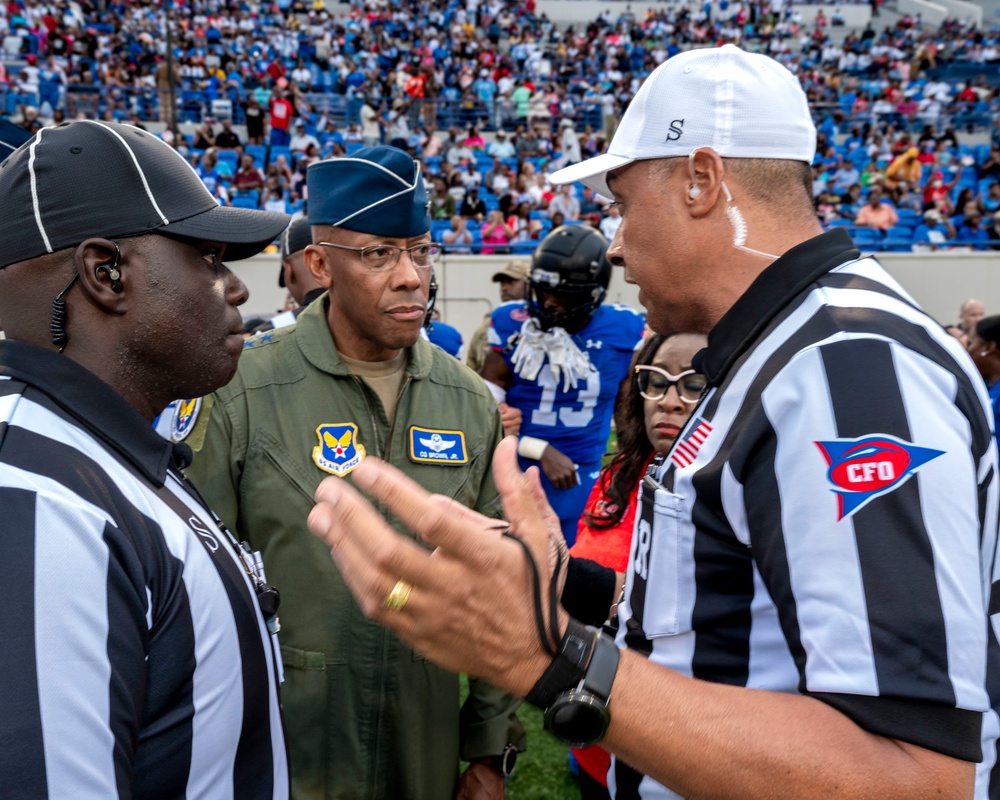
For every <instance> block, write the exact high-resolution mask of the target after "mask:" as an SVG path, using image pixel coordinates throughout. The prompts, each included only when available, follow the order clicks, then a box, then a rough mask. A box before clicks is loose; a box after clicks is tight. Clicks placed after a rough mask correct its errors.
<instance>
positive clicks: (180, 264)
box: [0, 120, 289, 800]
mask: <svg viewBox="0 0 1000 800" xmlns="http://www.w3.org/2000/svg"><path fill="white" fill-rule="evenodd" d="M0 197H2V210H0V241H2V242H3V254H2V256H0V319H2V321H3V327H4V330H5V332H6V335H7V337H8V338H7V339H6V340H4V341H0V509H2V512H3V513H2V515H0V563H2V564H3V565H4V580H3V588H2V589H0V597H2V602H3V614H2V616H0V640H2V641H3V643H4V644H3V647H2V649H0V675H2V676H3V680H2V681H0V742H2V743H3V744H2V746H0V797H5V798H7V797H9V798H33V799H35V798H46V797H52V798H84V797H87V798H97V797H100V798H111V797H120V798H136V800H138V799H139V798H167V797H170V798H176V797H192V798H194V797H197V798H233V797H237V798H252V799H256V798H260V799H261V800H263V799H265V798H286V797H288V793H289V784H288V765H287V757H286V753H285V744H284V733H283V726H282V721H281V711H280V706H279V702H278V683H279V676H280V673H281V664H280V659H279V656H278V647H277V644H276V642H275V637H274V636H273V635H272V632H271V631H273V630H274V629H276V628H277V620H276V618H275V617H274V611H275V606H276V600H277V597H276V594H275V591H274V590H273V589H272V588H271V587H269V586H267V585H266V583H265V582H264V577H263V571H262V567H261V566H260V564H259V561H258V560H257V559H255V558H254V555H253V554H252V553H249V552H244V551H243V550H241V548H240V546H239V545H238V544H237V542H236V541H235V540H234V539H233V538H232V537H231V536H230V534H229V533H228V532H227V531H226V530H225V529H224V528H222V527H221V525H220V524H219V523H218V521H217V519H216V518H215V516H214V515H213V514H212V512H211V511H210V510H209V509H208V508H207V507H205V505H204V504H203V503H202V502H201V500H200V499H199V497H198V494H197V492H196V491H195V490H194V489H193V488H192V487H191V486H190V485H189V484H188V483H187V482H186V480H185V478H184V475H183V472H182V470H183V467H184V465H185V464H186V462H187V461H188V459H189V456H190V451H189V450H188V449H187V448H186V447H185V446H180V445H179V446H173V445H170V444H169V443H167V442H166V441H164V440H163V439H161V438H160V437H159V436H157V435H156V433H155V432H154V431H153V429H152V427H151V426H150V422H151V421H152V419H153V418H154V417H155V416H156V414H157V412H158V410H159V409H161V408H163V407H164V406H166V405H167V403H168V402H169V401H170V400H171V399H172V398H175V397H197V396H200V395H202V394H205V393H207V392H210V391H212V390H213V389H215V388H217V387H219V386H221V385H223V384H224V383H225V382H226V381H227V380H229V378H231V377H232V375H233V373H234V372H235V370H236V362H237V359H238V358H239V355H240V352H241V349H242V345H243V338H242V336H241V330H242V325H241V321H240V315H239V313H238V311H237V306H239V305H240V304H241V303H243V302H244V301H245V300H246V299H247V292H246V287H245V286H244V285H243V284H242V283H241V282H240V280H239V279H238V278H236V277H235V276H234V275H233V274H232V273H231V272H230V271H229V270H228V269H227V268H226V266H225V265H224V264H223V259H226V260H231V259H239V258H245V257H247V256H250V255H253V254H254V253H257V252H259V251H260V250H262V249H263V248H264V247H265V246H267V245H268V244H269V243H270V242H271V241H272V240H273V239H274V238H275V237H276V236H277V235H278V234H279V233H280V232H281V231H282V229H283V228H284V227H285V225H286V224H287V222H288V219H287V217H285V216H284V215H279V214H268V213H264V212H256V211H253V212H250V211H239V210H233V209H228V208H220V207H218V205H217V204H216V203H215V201H214V199H213V198H212V197H211V195H209V194H208V192H207V191H206V190H205V188H204V187H203V186H202V184H201V182H200V181H199V180H198V178H197V176H196V175H195V174H194V173H193V172H192V171H191V169H190V168H189V167H188V166H187V165H186V164H185V162H184V160H183V159H182V158H181V157H180V156H179V155H178V154H177V153H176V152H174V151H173V150H172V149H170V148H169V147H168V146H167V145H166V144H164V143H163V142H161V141H160V140H159V139H157V138H155V137H154V136H151V135H150V134H148V133H145V132H143V131H141V130H139V129H137V128H133V127H131V126H128V125H118V124H113V123H103V122H95V121H89V120H87V121H77V122H71V123H68V124H64V125H61V126H59V127H58V128H54V129H45V130H42V131H40V132H39V133H38V134H36V135H35V137H34V138H33V139H32V140H31V141H30V142H28V143H26V144H24V145H22V146H21V147H20V148H18V149H17V150H16V151H15V152H14V153H13V154H11V155H10V156H9V158H7V159H6V161H4V162H3V164H2V165H0ZM258 598H259V599H258ZM265 612H266V613H265ZM269 629H270V630H269Z"/></svg>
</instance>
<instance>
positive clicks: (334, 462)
mask: <svg viewBox="0 0 1000 800" xmlns="http://www.w3.org/2000/svg"><path fill="white" fill-rule="evenodd" d="M316 436H318V437H319V444H318V445H317V446H316V447H314V448H313V461H314V462H316V466H317V467H319V468H320V469H321V470H323V471H324V472H329V473H330V474H331V475H337V476H339V477H343V476H344V475H346V474H347V473H348V472H350V471H351V470H352V469H354V468H355V467H356V466H357V465H358V464H360V463H361V461H362V459H364V457H365V448H364V445H362V444H359V443H358V426H357V425H355V424H354V423H352V422H336V423H332V424H330V425H320V426H319V427H318V428H317V429H316Z"/></svg>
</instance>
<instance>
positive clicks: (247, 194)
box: [233, 189, 260, 208]
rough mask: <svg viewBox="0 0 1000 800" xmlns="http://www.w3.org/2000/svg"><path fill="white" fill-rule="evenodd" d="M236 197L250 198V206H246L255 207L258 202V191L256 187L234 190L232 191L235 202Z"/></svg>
mask: <svg viewBox="0 0 1000 800" xmlns="http://www.w3.org/2000/svg"><path fill="white" fill-rule="evenodd" d="M237 197H239V198H241V199H243V200H250V201H252V202H253V205H252V206H248V208H257V206H258V205H259V204H260V192H259V191H258V190H257V189H244V190H242V191H237V192H234V193H233V201H234V202H235V200H236V198H237Z"/></svg>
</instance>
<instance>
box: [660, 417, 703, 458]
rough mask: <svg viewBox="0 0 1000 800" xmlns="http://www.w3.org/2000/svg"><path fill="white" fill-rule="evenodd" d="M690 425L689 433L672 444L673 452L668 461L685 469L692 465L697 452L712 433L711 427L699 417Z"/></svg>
mask: <svg viewBox="0 0 1000 800" xmlns="http://www.w3.org/2000/svg"><path fill="white" fill-rule="evenodd" d="M691 424H692V425H693V427H692V428H691V432H690V433H689V434H688V435H687V436H685V437H684V438H683V439H678V440H677V441H676V442H675V443H674V450H673V452H672V453H671V454H670V460H671V461H673V462H674V463H675V464H676V465H677V466H678V467H687V466H690V465H691V464H693V463H694V460H695V459H696V458H697V457H698V450H700V449H701V446H702V444H703V443H704V441H705V440H706V439H707V438H708V434H710V433H711V432H712V426H711V425H709V424H708V423H707V422H705V420H703V419H702V418H701V417H698V418H697V419H695V420H693V421H692V422H691Z"/></svg>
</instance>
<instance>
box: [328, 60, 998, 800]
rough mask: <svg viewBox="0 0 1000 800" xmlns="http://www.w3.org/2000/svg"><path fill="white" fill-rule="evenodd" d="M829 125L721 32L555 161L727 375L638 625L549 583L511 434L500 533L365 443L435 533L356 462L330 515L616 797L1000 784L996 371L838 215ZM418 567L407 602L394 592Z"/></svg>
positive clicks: (655, 522) (372, 601)
mask: <svg viewBox="0 0 1000 800" xmlns="http://www.w3.org/2000/svg"><path fill="white" fill-rule="evenodd" d="M814 148H815V131H814V128H813V124H812V121H811V118H810V113H809V108H808V106H807V103H806V98H805V95H804V93H803V92H802V90H801V88H800V87H799V84H798V81H797V80H796V79H795V77H794V76H793V75H792V74H791V73H789V72H788V71H787V70H786V69H785V68H784V67H782V66H781V65H779V64H778V63H777V62H775V61H773V60H771V59H769V58H767V57H766V56H762V55H756V54H748V53H744V52H743V51H741V50H739V49H738V48H736V47H734V46H732V45H726V46H724V47H722V48H717V49H703V50H694V51H689V52H686V53H682V54H680V55H677V56H675V57H674V58H671V59H670V60H669V61H667V62H665V63H664V64H662V65H661V66H660V67H659V68H658V69H657V70H655V71H654V72H653V73H652V75H650V77H649V78H647V79H646V81H645V83H644V84H643V85H642V87H641V88H640V90H639V92H638V93H637V94H636V96H635V98H634V99H633V101H632V103H631V104H630V105H629V108H628V110H627V112H626V114H625V116H624V117H623V119H622V121H621V124H620V126H619V128H618V132H617V133H616V135H615V138H614V139H613V141H612V143H611V145H610V148H609V152H608V153H607V154H605V155H602V156H599V157H597V158H595V159H592V160H590V161H588V162H583V163H582V164H578V165H574V166H572V167H569V168H567V169H565V170H562V171H560V172H558V173H556V174H555V175H554V176H553V180H554V181H557V182H560V183H563V182H569V181H575V180H581V181H584V182H585V183H586V184H587V185H589V186H591V187H592V188H594V189H596V190H597V191H600V192H601V193H602V194H605V195H610V196H613V197H614V199H615V201H616V202H617V203H618V204H619V206H620V208H621V209H622V218H623V221H622V224H621V227H620V228H619V229H618V232H617V234H616V236H615V239H614V241H613V242H612V244H611V247H610V248H609V257H610V258H611V259H612V261H613V262H614V263H616V264H618V265H619V266H622V267H624V269H625V277H626V280H629V281H632V282H635V283H638V284H639V286H640V288H641V294H640V297H641V298H642V300H643V302H644V304H645V305H646V307H647V309H648V311H649V322H650V325H651V326H652V327H653V329H654V330H658V331H666V330H671V329H678V330H696V331H706V332H710V333H709V339H708V341H709V345H708V348H707V349H706V350H705V351H703V352H702V354H700V356H699V357H697V358H696V359H695V363H694V364H693V367H694V368H695V369H697V370H698V371H700V372H701V373H703V374H704V375H705V377H706V379H707V381H708V389H707V391H706V393H705V395H704V396H703V398H702V401H701V402H700V404H699V405H698V406H697V407H696V408H695V410H694V412H693V414H692V418H691V420H690V422H689V423H688V425H687V426H686V429H685V430H684V431H682V432H681V434H680V435H679V436H678V438H677V441H676V444H675V445H674V447H673V449H672V450H671V452H670V453H669V454H668V455H667V457H666V458H665V459H664V461H663V463H661V464H659V465H657V466H655V467H654V469H653V470H652V472H651V474H649V475H648V476H647V477H646V479H644V485H643V489H642V493H641V498H640V507H639V510H638V514H637V525H636V530H635V532H634V535H633V541H632V551H631V557H630V563H629V567H628V572H627V575H626V587H625V593H624V598H623V602H622V603H621V604H620V605H619V607H618V613H619V616H620V620H621V624H620V628H619V632H618V639H617V647H616V646H615V644H614V643H612V642H611V640H610V638H609V637H607V636H602V635H598V634H597V632H596V631H594V630H593V629H587V628H584V627H583V626H581V625H580V624H579V623H578V622H576V621H574V620H571V619H568V618H567V616H566V615H565V613H555V612H553V613H547V612H548V608H549V606H548V602H547V596H548V594H549V591H547V590H546V589H544V588H542V589H539V590H537V591H536V590H534V589H533V588H532V587H533V586H541V587H546V586H548V585H549V584H550V583H552V585H553V586H555V587H557V586H558V575H559V572H558V571H555V572H554V575H555V576H556V580H555V581H550V580H549V578H550V574H552V573H553V567H552V566H550V564H553V563H557V562H558V559H556V558H553V554H552V545H551V541H552V539H553V538H554V533H555V531H554V530H553V528H554V526H553V524H552V522H551V512H550V511H548V510H547V509H546V508H545V506H544V504H542V503H541V502H540V500H539V499H538V486H537V484H538V481H537V477H536V476H533V475H532V474H530V473H529V474H527V475H522V474H521V473H520V472H519V470H517V469H516V466H515V464H514V452H513V451H514V446H513V443H512V442H510V441H505V442H504V443H503V444H502V445H501V447H500V448H498V451H497V458H496V459H495V462H494V473H495V477H496V481H497V486H498V487H499V488H500V490H501V495H502V496H503V499H504V509H505V512H506V514H507V518H508V519H509V521H510V523H511V529H510V532H509V535H507V536H498V537H496V538H494V539H492V540H490V541H489V542H487V543H481V541H480V539H478V538H477V537H476V534H477V532H478V530H479V529H480V528H481V526H482V524H483V523H482V522H480V521H477V520H475V519H472V518H471V517H470V516H469V515H468V514H467V513H466V514H459V513H449V511H448V509H444V508H443V506H442V503H441V501H440V500H439V499H437V498H431V497H427V496H426V495H424V494H422V493H421V492H420V491H419V490H418V489H417V488H416V487H413V486H411V485H408V484H407V483H406V482H405V481H404V480H403V479H401V478H400V477H399V476H397V475H395V474H393V473H391V472H390V471H389V470H388V469H387V468H386V467H384V466H381V465H378V464H376V463H375V462H373V461H372V462H368V463H366V464H364V465H362V466H361V467H360V468H359V469H358V470H357V471H356V475H355V484H356V485H357V486H359V487H360V488H361V489H362V490H363V491H365V492H366V493H367V494H368V495H369V496H370V497H371V498H372V500H373V501H375V502H378V503H380V504H383V505H386V506H388V507H389V508H390V509H391V510H392V512H393V513H394V514H395V515H397V516H398V517H399V518H400V519H402V520H403V521H404V522H406V523H407V524H408V525H409V526H411V527H412V528H413V529H414V530H415V531H416V532H417V533H418V534H419V535H421V536H422V537H423V539H424V540H425V541H427V542H429V543H430V544H431V545H436V546H437V547H438V549H437V551H436V552H435V553H434V556H433V557H431V558H428V557H426V556H424V555H423V554H422V553H419V552H417V551H416V550H415V549H414V548H412V547H410V546H409V543H408V542H405V541H403V540H401V539H399V538H398V537H395V536H394V535H393V534H392V532H391V531H390V530H389V529H387V528H386V527H385V526H382V525H379V524H377V521H376V520H375V519H374V518H375V514H374V512H372V511H371V510H370V509H369V508H367V506H366V505H365V502H364V501H363V500H361V499H360V495H358V494H357V493H356V492H355V490H354V489H352V488H350V487H346V486H343V485H341V484H339V483H335V482H333V481H329V482H328V483H327V484H326V485H324V486H323V487H322V488H321V489H320V491H319V493H318V494H319V497H320V499H321V501H323V502H321V503H320V505H319V506H318V507H317V508H316V509H315V510H314V511H313V514H312V516H311V523H312V528H313V531H314V532H315V533H317V534H318V535H321V536H323V537H324V538H325V540H326V543H327V544H328V545H329V546H331V548H332V553H333V556H334V558H335V559H336V561H337V563H338V564H339V565H340V567H341V571H342V572H343V574H344V575H345V577H346V578H347V580H348V581H349V583H350V584H351V586H352V589H353V591H354V592H355V594H356V595H357V596H358V597H359V601H360V603H361V605H362V607H363V608H365V609H366V611H367V612H368V613H369V614H371V615H372V616H374V617H375V618H376V619H379V620H380V621H382V622H383V623H385V624H387V625H389V626H390V627H391V628H392V629H393V630H394V631H397V632H398V633H399V634H400V635H401V636H403V637H405V638H406V639H407V640H408V641H410V642H412V643H413V646H414V647H416V648H418V649H419V650H420V651H421V652H424V653H426V654H427V655H428V656H429V657H430V658H432V659H434V660H437V661H439V662H440V663H443V664H446V665H447V666H449V668H451V669H463V670H468V671H470V672H472V673H474V674H478V675H481V676H482V677H484V678H485V679H487V680H491V681H494V682H496V683H497V684H498V685H499V686H501V687H504V688H506V689H508V690H510V691H512V692H514V693H518V694H520V695H522V696H526V697H527V698H528V699H529V700H530V701H531V702H533V703H535V704H536V705H539V706H540V707H542V708H546V709H547V713H546V725H547V726H548V727H549V729H550V730H551V731H553V732H554V733H556V735H558V736H560V737H561V738H563V739H564V740H566V741H573V742H587V743H592V742H595V741H600V740H601V739H602V737H603V741H604V746H605V747H606V748H607V749H609V750H610V751H611V752H612V753H614V754H615V755H616V756H618V757H620V761H617V762H616V763H613V765H612V768H611V772H610V774H609V779H610V780H609V788H611V790H612V792H613V793H614V794H615V796H616V797H618V798H635V797H640V798H677V797H713V798H734V799H736V798H739V799H740V800H743V799H744V798H797V799H798V798H853V799H857V798H878V800H890V799H892V800H895V799H897V798H898V799H899V800H911V799H912V798H920V797H935V798H956V800H957V798H964V799H965V800H967V799H968V798H973V797H975V798H976V800H987V798H989V797H991V796H992V797H996V796H997V792H998V791H1000V782H998V781H997V780H996V779H994V780H993V783H994V787H993V789H992V794H991V789H990V783H991V773H992V771H993V769H994V767H995V765H996V763H997V746H996V742H997V731H998V717H997V715H996V713H995V712H994V711H993V710H991V698H990V696H989V694H990V693H989V691H988V687H989V688H990V689H991V690H994V691H995V687H996V686H997V684H998V677H1000V675H998V674H997V669H998V667H997V665H998V664H1000V659H998V656H1000V650H998V647H997V640H996V636H995V633H994V629H993V626H992V625H991V624H990V620H989V612H990V611H994V612H995V611H996V610H997V606H996V602H997V599H996V597H994V598H993V600H992V601H991V600H990V595H991V591H992V589H993V586H992V585H991V582H992V581H993V580H994V576H995V575H996V567H995V553H996V546H997V477H996V450H995V445H994V443H993V441H992V437H991V424H990V418H989V405H988V398H987V396H986V392H985V389H984V387H983V386H982V381H981V380H980V379H979V377H978V375H977V374H976V372H975V370H974V368H973V365H972V363H971V361H970V360H969V358H968V357H967V355H966V354H965V353H964V352H962V350H961V348H960V347H959V346H958V344H957V343H956V342H955V341H954V340H953V339H952V338H951V337H950V336H948V335H947V333H945V332H944V331H943V330H942V329H941V328H940V326H938V325H936V324H935V323H934V321H933V320H931V319H930V318H929V317H928V316H927V315H926V314H924V312H923V311H922V310H921V309H920V308H919V307H918V306H917V305H916V303H915V302H914V301H913V300H912V298H910V297H909V296H908V295H907V294H906V293H905V292H904V291H903V289H902V288H900V286H899V285H898V284H896V283H895V282H894V281H893V280H892V278H890V277H889V276H888V275H887V274H886V272H885V271H884V270H883V269H882V268H881V267H880V265H879V264H878V263H877V262H876V261H875V260H874V259H871V258H862V257H861V256H860V255H859V253H858V251H857V250H855V249H854V248H853V246H852V244H851V242H850V240H849V238H848V237H847V236H845V235H844V234H843V233H842V232H840V231H836V230H835V231H832V232H830V233H823V232H822V229H821V228H820V226H819V224H818V222H817V221H816V218H815V214H814V211H813V208H812V202H811V191H810V181H809V178H810V166H809V165H810V164H811V162H812V159H813V156H814ZM514 537H517V538H518V539H520V541H521V543H523V545H524V548H522V547H521V545H520V544H518V541H516V540H515V538H514ZM525 548H526V549H525ZM526 552H527V553H528V555H529V556H530V558H529V557H528V556H526V555H525V553H526ZM529 561H531V562H533V563H534V565H535V568H536V570H537V572H535V573H534V578H533V577H532V571H531V569H530V568H529V567H528V565H527V564H528V562H529ZM399 582H403V583H404V584H405V586H406V588H407V589H408V592H407V595H406V603H405V604H401V603H399V602H395V603H392V602H390V603H389V604H388V605H386V606H383V605H382V602H383V599H384V598H386V597H387V596H390V595H391V592H392V590H393V588H394V586H398V585H399ZM393 597H395V596H393ZM401 606H402V607H401ZM491 607H492V608H501V609H503V610H504V613H502V614H497V615H495V616H493V617H492V618H488V619H489V621H490V623H491V624H489V625H485V624H483V619H481V618H480V617H479V616H478V614H477V611H478V610H479V609H481V608H491ZM464 620H475V623H469V622H463V621H464ZM996 699H997V698H996V697H995V696H994V698H993V702H994V703H995V702H996ZM626 764H627V765H628V766H626Z"/></svg>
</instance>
